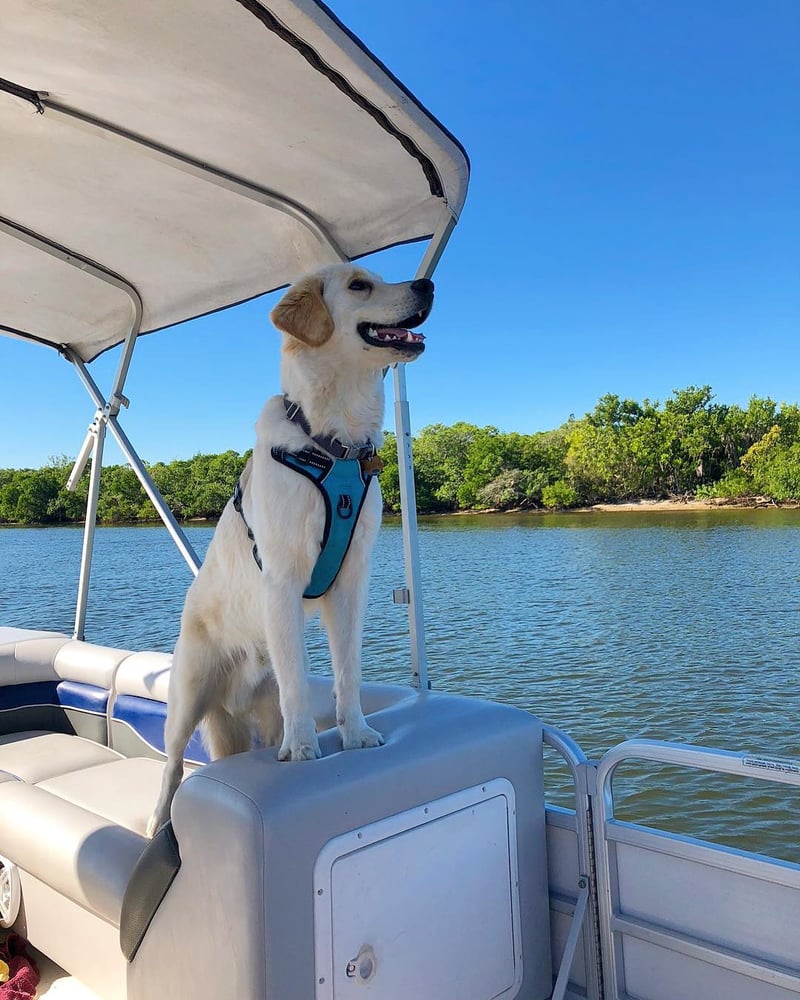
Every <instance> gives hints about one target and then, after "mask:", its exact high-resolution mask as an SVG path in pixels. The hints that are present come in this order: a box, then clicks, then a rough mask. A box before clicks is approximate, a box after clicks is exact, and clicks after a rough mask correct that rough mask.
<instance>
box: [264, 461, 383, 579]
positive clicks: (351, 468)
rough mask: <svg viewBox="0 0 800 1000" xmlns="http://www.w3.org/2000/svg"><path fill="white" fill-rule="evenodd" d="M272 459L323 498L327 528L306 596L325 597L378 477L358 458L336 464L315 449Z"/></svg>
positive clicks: (339, 568)
mask: <svg viewBox="0 0 800 1000" xmlns="http://www.w3.org/2000/svg"><path fill="white" fill-rule="evenodd" d="M272 457H273V458H274V459H275V461H276V462H280V463H281V465H285V466H287V467H288V468H290V469H294V471H295V472H299V473H300V475H302V476H305V477H306V478H307V479H310V480H311V482H312V483H313V484H314V485H315V486H316V487H317V489H318V490H319V491H320V493H321V494H322V502H323V504H324V505H325V528H324V530H323V532H322V541H321V542H320V553H319V556H318V557H317V562H316V564H315V566H314V571H313V573H312V574H311V580H310V581H309V584H308V586H307V587H306V589H305V592H304V593H303V597H308V598H315V597H322V596H323V594H326V593H327V592H328V590H329V589H330V588H331V587H332V586H333V583H334V581H335V580H336V577H337V576H338V575H339V571H340V570H341V568H342V564H343V563H344V559H345V556H346V555H347V552H348V550H349V548H350V543H351V542H352V540H353V532H354V531H355V527H356V524H358V518H359V516H360V514H361V509H362V507H363V506H364V501H365V500H366V497H367V490H368V488H369V484H370V483H371V482H372V480H373V479H374V473H373V472H370V471H368V470H366V469H365V468H364V465H366V464H367V463H363V464H362V462H361V461H360V460H359V459H357V458H353V459H339V460H338V461H335V462H334V461H333V460H332V459H330V458H328V456H327V455H323V454H321V453H320V452H318V451H315V450H314V449H313V448H304V449H303V450H302V451H299V452H290V451H286V450H285V449H283V448H273V449H272Z"/></svg>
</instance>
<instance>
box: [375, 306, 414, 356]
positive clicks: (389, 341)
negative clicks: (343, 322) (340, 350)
mask: <svg viewBox="0 0 800 1000" xmlns="http://www.w3.org/2000/svg"><path fill="white" fill-rule="evenodd" d="M429 313H430V308H427V309H421V310H420V311H419V312H416V313H414V315H413V316H409V317H407V318H406V319H404V320H402V321H401V322H400V323H398V324H397V326H385V325H384V324H382V323H359V324H358V334H359V336H360V337H361V339H362V340H364V341H366V343H368V344H371V345H372V346H373V347H391V348H394V350H396V351H401V352H402V353H404V354H421V353H422V352H423V351H424V350H425V337H424V336H423V334H421V333H412V328H413V327H415V326H419V325H420V324H421V323H424V322H425V320H426V319H427V318H428V314H429Z"/></svg>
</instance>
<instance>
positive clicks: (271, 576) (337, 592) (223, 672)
mask: <svg viewBox="0 0 800 1000" xmlns="http://www.w3.org/2000/svg"><path fill="white" fill-rule="evenodd" d="M433 292H434V288H433V282H431V281H430V280H428V279H427V278H421V279H417V280H415V281H407V282H401V283H398V284H390V283H387V282H384V281H383V280H382V279H381V278H379V277H378V276H377V275H376V274H373V273H371V272H370V271H367V270H365V269H364V268H361V267H357V266H355V265H352V264H335V265H331V266H329V267H326V268H323V269H322V270H320V271H318V272H316V273H314V274H311V275H308V276H306V277H304V278H302V279H301V280H299V281H298V282H297V283H296V284H294V285H292V286H291V287H290V288H289V290H288V291H287V292H286V293H285V295H284V296H283V298H282V299H281V300H280V301H279V303H278V304H277V305H276V306H275V308H274V309H273V310H272V313H271V316H270V318H271V320H272V322H273V324H274V326H275V327H277V329H278V330H279V331H281V332H282V334H283V344H282V353H281V383H282V389H283V395H280V396H274V397H272V398H271V399H269V400H267V402H266V404H265V406H264V409H263V411H262V413H261V416H260V417H259V419H258V422H257V423H256V445H255V448H254V450H253V454H252V457H251V458H250V460H249V461H248V463H247V465H246V467H245V469H244V472H243V473H242V477H241V479H240V481H239V485H238V486H237V490H236V493H235V495H234V497H233V498H232V500H231V501H229V502H228V504H227V505H226V507H225V509H224V511H223V513H222V516H221V518H220V520H219V523H218V525H217V528H216V531H215V532H214V537H213V538H212V540H211V544H210V546H209V549H208V553H207V555H206V558H205V561H204V563H203V565H202V567H201V569H200V572H199V573H198V575H197V577H196V578H195V580H194V582H193V583H192V585H191V586H190V588H189V590H188V592H187V595H186V600H185V604H184V608H183V613H182V616H181V628H180V635H179V637H178V641H177V643H176V646H175V653H174V657H173V663H172V670H171V674H170V685H169V693H168V698H167V720H166V725H165V730H164V739H165V748H166V754H167V761H166V765H165V768H164V775H163V781H162V785H161V791H160V794H159V798H158V802H157V804H156V807H155V810H154V812H153V815H152V816H151V818H150V822H149V823H148V827H147V833H148V835H149V836H153V834H154V833H155V832H156V831H157V830H158V829H159V828H160V827H161V826H162V825H163V824H164V823H165V822H166V821H167V820H168V819H169V816H170V806H171V803H172V799H173V796H174V794H175V792H176V790H177V788H178V786H179V784H180V781H181V778H182V776H183V755H184V752H185V750H186V746H187V743H188V741H189V739H190V737H191V735H192V733H193V732H194V730H195V728H196V726H197V725H198V724H199V725H200V726H201V732H202V736H203V741H204V743H205V745H206V747H207V749H208V751H209V755H210V757H211V758H212V759H217V758H220V757H225V756H228V755H230V754H235V753H240V752H242V751H245V750H249V749H251V747H252V745H253V744H252V739H253V733H254V730H255V732H256V733H257V734H258V736H260V738H261V740H262V741H263V743H264V744H266V745H272V744H278V743H279V744H280V747H279V750H278V759H279V760H282V761H288V760H293V761H298V760H312V759H314V758H316V757H319V756H320V748H319V741H318V739H317V731H316V726H315V722H314V718H313V715H312V712H311V705H310V693H309V684H308V677H307V675H308V657H307V653H306V649H305V644H304V635H303V626H304V619H305V616H306V615H308V614H313V613H316V612H318V613H319V615H320V618H321V620H322V624H323V625H324V627H325V630H326V632H327V635H328V643H329V647H330V652H331V661H332V667H333V677H334V697H335V699H336V723H337V727H338V730H339V733H340V735H341V740H342V747H343V748H344V749H345V750H351V749H354V748H359V747H375V746H379V745H380V744H382V743H383V737H382V736H381V734H380V733H378V732H377V731H376V730H375V729H373V728H372V727H371V726H369V725H368V724H367V722H366V719H365V718H364V714H363V712H362V709H361V699H360V683H361V641H362V628H363V617H364V610H365V604H366V596H367V584H368V577H369V565H370V559H371V552H372V548H373V544H374V542H375V538H376V535H377V532H378V528H379V525H380V519H381V513H382V500H381V493H380V486H379V483H378V481H377V479H376V478H374V477H373V476H372V472H374V469H375V462H374V457H372V459H371V456H374V454H375V451H376V449H378V448H380V446H381V444H382V443H383V435H382V426H383V413H384V390H383V376H384V372H385V369H386V368H387V367H388V366H390V365H394V364H397V363H404V362H408V361H412V360H414V359H415V358H417V357H419V355H420V354H421V353H422V351H423V350H424V347H425V343H424V336H423V335H422V334H420V333H416V332H413V331H414V330H415V328H416V327H417V326H419V325H420V324H421V323H423V322H424V321H425V319H427V317H428V314H429V313H430V310H431V308H432V305H433ZM298 456H300V457H298ZM302 456H305V457H306V458H307V459H309V461H310V462H311V463H312V464H311V465H309V466H303V467H302V468H301V467H300V466H299V465H298V464H297V463H298V462H299V461H300V458H302ZM354 456H358V458H357V459H356V458H355V457H354ZM334 460H337V461H338V463H339V464H338V466H337V468H338V467H339V466H341V467H345V466H346V467H348V468H349V467H351V466H355V465H358V467H359V468H360V469H361V470H362V472H361V473H359V475H360V476H361V480H363V481H364V482H365V483H366V486H362V491H363V496H361V498H360V499H358V498H357V502H358V504H359V505H360V510H358V511H356V510H354V509H352V506H354V505H355V504H354V502H353V503H352V506H351V509H350V512H349V513H348V510H347V502H350V495H349V493H348V494H342V495H340V496H339V498H338V501H337V500H336V497H335V496H334V501H336V502H337V504H338V506H337V510H336V512H335V517H336V518H337V521H336V527H337V530H338V529H339V527H341V524H340V522H342V521H343V520H347V521H348V522H350V523H355V527H354V529H353V530H352V535H351V536H350V537H349V539H345V543H346V544H345V547H346V554H345V556H344V559H343V561H342V562H341V566H340V568H339V569H338V572H337V571H336V568H335V567H334V569H333V574H334V577H335V579H334V581H333V582H332V583H330V580H329V579H328V580H327V581H326V580H323V582H322V584H320V583H319V580H318V581H317V583H316V585H315V584H314V578H315V577H316V576H317V571H318V569H319V566H320V564H321V563H322V561H323V559H322V556H321V546H322V543H323V540H324V536H325V535H326V534H328V535H330V534H332V532H330V531H329V530H328V529H329V528H330V520H331V517H332V516H334V515H332V513H331V502H330V501H326V499H325V496H324V495H323V492H322V487H320V486H319V484H318V482H317V481H316V477H319V476H320V475H321V474H322V473H321V471H320V470H321V469H323V468H327V467H328V466H331V467H333V464H334ZM314 463H316V464H314ZM365 469H366V471H363V470H365ZM335 492H336V491H334V493H335ZM345 501H347V502H345ZM343 502H344V508H342V504H343ZM339 515H342V516H341V517H340V516H339ZM342 530H344V531H348V530H350V525H349V524H348V525H345V527H344V528H342ZM326 558H327V557H326ZM327 569H328V577H330V575H331V568H330V567H327ZM323 576H324V574H323ZM326 584H327V589H325V590H324V592H322V593H317V591H318V590H319V589H320V588H324V587H325V586H326ZM315 587H316V589H314V588H315ZM309 588H311V590H309Z"/></svg>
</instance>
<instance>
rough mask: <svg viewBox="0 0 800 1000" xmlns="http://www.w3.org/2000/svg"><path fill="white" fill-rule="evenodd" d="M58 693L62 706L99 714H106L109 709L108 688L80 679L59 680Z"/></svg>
mask: <svg viewBox="0 0 800 1000" xmlns="http://www.w3.org/2000/svg"><path fill="white" fill-rule="evenodd" d="M57 693H58V703H59V705H61V706H62V708H79V709H81V711H84V712H96V713H97V714H98V715H105V714H106V710H107V709H108V696H109V691H108V688H103V687H97V686H96V685H95V684H83V683H81V682H79V681H59V682H58V688H57Z"/></svg>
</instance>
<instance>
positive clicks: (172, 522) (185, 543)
mask: <svg viewBox="0 0 800 1000" xmlns="http://www.w3.org/2000/svg"><path fill="white" fill-rule="evenodd" d="M66 353H67V355H68V356H69V359H70V361H71V362H72V363H73V365H74V366H75V369H76V371H77V372H78V375H79V376H80V378H81V381H82V382H83V384H84V385H85V386H86V390H87V392H88V393H89V395H90V396H91V397H92V399H93V400H94V402H95V405H96V406H97V408H98V410H105V409H106V407H107V406H108V404H107V403H106V401H105V399H104V398H103V394H102V393H101V392H100V390H99V389H98V387H97V384H96V382H95V381H94V379H93V378H92V376H91V375H90V374H89V370H88V369H87V367H86V365H85V364H84V362H83V361H82V360H81V358H79V357H78V356H77V355H76V354H74V353H72V352H71V351H67V352H66ZM107 423H108V427H109V430H110V431H111V433H112V434H113V435H114V439H115V440H116V442H117V444H118V445H119V447H120V449H121V451H122V453H123V455H124V456H125V458H126V460H127V461H128V463H129V465H130V466H131V468H132V469H133V471H134V472H135V473H136V476H137V478H138V480H139V482H140V483H141V484H142V486H143V487H144V491H145V493H147V496H148V497H149V498H150V501H151V503H152V504H153V506H154V507H155V509H156V511H157V512H158V514H159V516H160V517H161V520H162V521H163V522H164V525H165V526H166V528H167V531H168V532H169V533H170V535H171V537H172V540H173V541H174V542H175V545H176V546H177V547H178V550H179V552H180V553H181V555H182V556H183V558H184V559H185V561H186V563H187V565H188V566H189V569H190V570H191V571H192V573H194V575H195V576H197V574H198V573H199V572H200V566H201V565H202V563H201V560H200V558H199V556H198V555H197V553H196V552H195V551H194V549H193V548H192V546H191V543H190V542H189V539H188V538H187V537H186V535H185V534H184V532H183V530H182V529H181V526H180V525H179V524H178V522H177V521H176V519H175V515H174V514H173V513H172V511H171V510H170V509H169V507H168V505H167V502H166V501H165V500H164V497H163V496H162V495H161V493H160V492H159V489H158V487H157V486H156V484H155V483H154V482H153V479H152V477H151V476H150V473H149V472H148V471H147V469H146V468H145V465H144V463H143V462H142V460H141V459H140V458H139V456H138V455H137V454H136V449H135V448H134V447H133V445H132V444H131V442H130V440H129V439H128V436H127V434H126V433H125V431H123V429H122V427H120V424H119V421H118V420H117V418H116V415H114V414H113V413H109V415H108V418H107Z"/></svg>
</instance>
